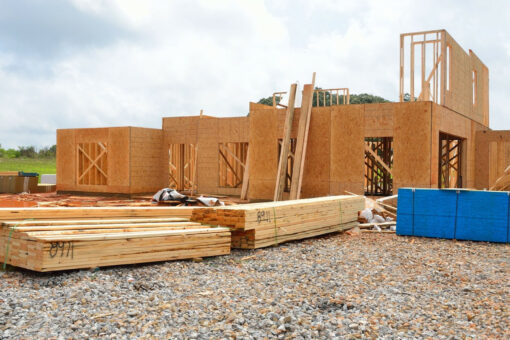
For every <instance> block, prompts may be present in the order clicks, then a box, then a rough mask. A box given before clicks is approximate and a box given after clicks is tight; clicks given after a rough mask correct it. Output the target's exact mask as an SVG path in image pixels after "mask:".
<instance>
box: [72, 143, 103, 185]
mask: <svg viewBox="0 0 510 340" xmlns="http://www.w3.org/2000/svg"><path fill="white" fill-rule="evenodd" d="M77 154H78V157H77V161H78V164H77V165H78V166H77V176H76V178H77V182H78V183H77V184H79V185H107V184H108V148H107V143H104V142H95V143H78V145H77Z"/></svg>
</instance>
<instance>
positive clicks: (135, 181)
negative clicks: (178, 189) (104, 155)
mask: <svg viewBox="0 0 510 340" xmlns="http://www.w3.org/2000/svg"><path fill="white" fill-rule="evenodd" d="M163 145H164V144H163V130H160V129H146V128H137V127H132V128H131V151H130V152H131V162H130V164H131V166H130V172H131V174H130V176H131V184H130V187H131V189H130V190H131V192H132V193H143V192H153V193H156V191H157V190H159V189H162V188H165V187H167V186H168V182H167V181H166V177H165V171H164V169H165V163H164V161H163V159H164V157H163V156H164V147H163Z"/></svg>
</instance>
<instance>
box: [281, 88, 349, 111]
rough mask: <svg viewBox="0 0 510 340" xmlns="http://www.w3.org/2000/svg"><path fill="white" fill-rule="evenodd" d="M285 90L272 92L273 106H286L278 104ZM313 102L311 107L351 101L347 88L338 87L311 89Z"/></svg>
mask: <svg viewBox="0 0 510 340" xmlns="http://www.w3.org/2000/svg"><path fill="white" fill-rule="evenodd" d="M286 94H287V92H274V93H273V107H278V106H280V107H285V108H286V107H287V106H285V105H282V104H280V103H279V102H280V100H281V99H282V97H283V96H285V95H286ZM313 98H314V99H315V100H314V104H313V107H319V106H334V105H347V104H350V102H351V95H350V92H349V89H348V88H346V87H338V88H334V89H315V90H314V91H313Z"/></svg>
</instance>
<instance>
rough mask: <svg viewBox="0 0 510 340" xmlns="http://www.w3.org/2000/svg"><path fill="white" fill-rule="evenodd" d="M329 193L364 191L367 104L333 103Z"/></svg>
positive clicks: (358, 192)
mask: <svg viewBox="0 0 510 340" xmlns="http://www.w3.org/2000/svg"><path fill="white" fill-rule="evenodd" d="M330 142H331V148H330V150H331V156H330V157H331V158H330V162H331V163H330V194H331V195H339V194H344V190H348V191H351V192H353V193H355V194H363V182H364V177H363V176H364V164H365V163H364V162H365V151H364V150H365V121H364V105H340V106H334V107H333V108H332V111H331V140H330Z"/></svg>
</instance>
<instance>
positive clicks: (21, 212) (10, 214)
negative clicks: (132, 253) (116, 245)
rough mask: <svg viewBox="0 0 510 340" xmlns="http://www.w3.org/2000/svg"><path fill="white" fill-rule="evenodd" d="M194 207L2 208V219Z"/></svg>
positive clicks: (183, 211)
mask: <svg viewBox="0 0 510 340" xmlns="http://www.w3.org/2000/svg"><path fill="white" fill-rule="evenodd" d="M193 209H196V208H193V207H79V208H68V207H66V208H58V207H56V208H54V207H52V208H16V209H11V208H0V221H6V220H26V219H38V220H39V219H66V218H70V219H84V218H86V219H91V218H123V217H126V218H132V217H161V216H164V217H182V218H189V217H191V212H192V211H193Z"/></svg>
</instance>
